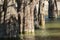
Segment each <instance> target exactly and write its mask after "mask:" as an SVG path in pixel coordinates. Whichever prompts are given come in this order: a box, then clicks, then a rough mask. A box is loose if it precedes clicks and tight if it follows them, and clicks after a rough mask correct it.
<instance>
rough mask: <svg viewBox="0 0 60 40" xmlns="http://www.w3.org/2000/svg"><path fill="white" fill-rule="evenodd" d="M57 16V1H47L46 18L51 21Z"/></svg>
mask: <svg viewBox="0 0 60 40" xmlns="http://www.w3.org/2000/svg"><path fill="white" fill-rule="evenodd" d="M57 15H58V8H57V0H49V8H48V18H49V19H50V20H51V21H52V20H55V19H56V18H57Z"/></svg>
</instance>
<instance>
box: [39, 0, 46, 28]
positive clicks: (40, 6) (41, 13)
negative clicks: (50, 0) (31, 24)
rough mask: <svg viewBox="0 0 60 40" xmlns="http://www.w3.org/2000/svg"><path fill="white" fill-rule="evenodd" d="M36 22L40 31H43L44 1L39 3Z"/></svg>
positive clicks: (41, 0)
mask: <svg viewBox="0 0 60 40" xmlns="http://www.w3.org/2000/svg"><path fill="white" fill-rule="evenodd" d="M38 11H39V12H38V21H39V25H40V26H42V27H41V28H42V29H45V17H44V0H40V1H39V10H38Z"/></svg>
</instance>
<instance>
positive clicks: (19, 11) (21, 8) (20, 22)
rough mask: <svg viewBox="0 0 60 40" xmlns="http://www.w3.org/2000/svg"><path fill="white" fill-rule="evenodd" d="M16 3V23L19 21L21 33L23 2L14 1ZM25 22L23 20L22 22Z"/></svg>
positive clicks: (21, 0) (20, 0) (19, 0)
mask: <svg viewBox="0 0 60 40" xmlns="http://www.w3.org/2000/svg"><path fill="white" fill-rule="evenodd" d="M16 1H17V6H18V8H17V12H18V21H19V29H20V33H22V32H23V25H24V24H23V17H24V0H16ZM24 21H25V20H24Z"/></svg>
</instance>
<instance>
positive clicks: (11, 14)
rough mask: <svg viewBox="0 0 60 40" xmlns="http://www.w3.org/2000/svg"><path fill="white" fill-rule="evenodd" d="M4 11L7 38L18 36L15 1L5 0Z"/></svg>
mask: <svg viewBox="0 0 60 40" xmlns="http://www.w3.org/2000/svg"><path fill="white" fill-rule="evenodd" d="M3 10H4V26H5V32H6V37H16V36H18V23H17V21H18V17H17V16H18V15H17V11H16V9H15V0H10V1H9V0H4V5H3Z"/></svg>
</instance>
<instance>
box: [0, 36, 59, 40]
mask: <svg viewBox="0 0 60 40" xmlns="http://www.w3.org/2000/svg"><path fill="white" fill-rule="evenodd" d="M0 40H60V36H58V37H57V36H55V37H53V36H48V37H41V36H30V37H29V36H28V37H23V38H0Z"/></svg>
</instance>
